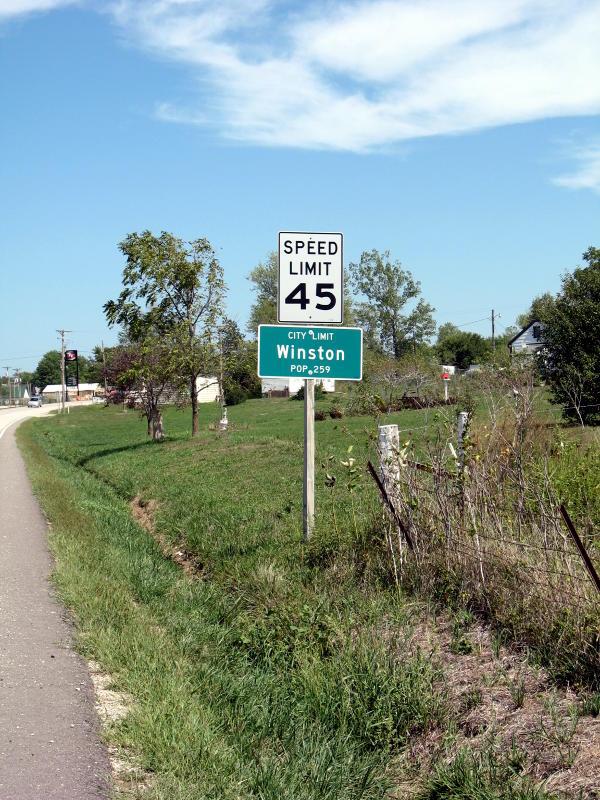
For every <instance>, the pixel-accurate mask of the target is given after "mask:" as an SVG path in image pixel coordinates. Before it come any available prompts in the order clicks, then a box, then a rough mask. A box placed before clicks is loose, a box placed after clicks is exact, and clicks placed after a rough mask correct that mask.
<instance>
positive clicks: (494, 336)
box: [492, 308, 496, 353]
mask: <svg viewBox="0 0 600 800" xmlns="http://www.w3.org/2000/svg"><path fill="white" fill-rule="evenodd" d="M494 322H495V318H494V309H493V308H492V352H493V353H495V352H496V330H495V327H494Z"/></svg>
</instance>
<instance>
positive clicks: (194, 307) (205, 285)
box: [104, 231, 225, 436]
mask: <svg viewBox="0 0 600 800" xmlns="http://www.w3.org/2000/svg"><path fill="white" fill-rule="evenodd" d="M119 248H120V250H121V252H122V253H123V255H124V256H125V257H126V258H127V263H126V266H125V269H124V270H123V286H124V287H125V288H124V289H123V291H122V292H121V294H120V295H119V297H118V299H117V300H116V301H115V300H109V301H108V302H107V303H105V305H104V312H105V314H106V317H107V319H108V322H109V325H114V324H120V325H124V326H125V328H126V331H127V335H128V336H129V338H130V339H132V340H133V341H139V340H140V339H144V338H146V336H147V335H148V331H152V332H153V333H154V334H156V335H158V336H161V335H163V336H168V337H169V338H170V340H171V342H172V346H173V348H174V351H175V353H176V362H175V365H174V370H175V371H176V373H177V375H178V376H179V377H181V379H182V380H183V381H185V383H186V385H187V387H188V391H189V394H190V400H191V405H192V435H193V436H197V435H198V433H199V430H200V428H199V422H198V395H197V392H196V380H197V378H198V377H199V376H200V375H203V374H214V372H215V371H216V369H217V365H218V352H217V350H218V348H217V327H218V323H219V320H220V319H221V317H222V315H223V302H224V295H225V282H224V279H223V268H222V267H221V265H220V263H219V260H218V258H217V256H216V253H215V251H214V249H213V247H212V246H211V244H210V242H209V241H208V240H207V239H195V240H194V241H192V242H184V241H182V240H181V239H178V238H176V237H175V236H173V234H171V233H166V232H164V231H163V233H162V234H161V235H160V236H159V237H157V236H153V235H152V233H151V232H150V231H144V232H143V233H141V234H138V233H131V234H129V235H128V236H127V238H126V239H124V240H123V241H122V242H121V243H120V244H119Z"/></svg>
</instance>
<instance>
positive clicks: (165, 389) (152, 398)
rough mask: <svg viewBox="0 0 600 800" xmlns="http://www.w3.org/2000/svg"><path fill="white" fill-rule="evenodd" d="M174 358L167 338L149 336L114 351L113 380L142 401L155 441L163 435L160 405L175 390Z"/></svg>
mask: <svg viewBox="0 0 600 800" xmlns="http://www.w3.org/2000/svg"><path fill="white" fill-rule="evenodd" d="M175 358H176V350H175V348H173V347H172V346H171V344H170V342H169V341H168V340H165V339H164V338H163V339H157V338H152V337H150V336H148V337H145V338H143V339H140V340H139V341H137V342H135V344H131V345H128V346H122V347H119V348H117V349H116V350H115V351H114V353H113V354H112V358H111V364H110V370H109V375H110V379H111V383H114V384H116V385H117V386H118V387H119V388H120V389H121V390H122V391H124V392H128V393H132V395H133V399H134V402H136V401H137V402H138V403H139V404H140V405H141V411H142V416H144V417H146V419H147V420H148V436H150V433H152V438H153V439H154V441H159V440H161V439H163V438H164V430H163V417H162V412H161V409H160V406H161V405H162V404H164V403H165V402H166V401H167V400H168V399H169V398H170V397H171V396H172V394H173V392H174V390H175V387H174V385H173V375H174V372H175V367H176V362H175Z"/></svg>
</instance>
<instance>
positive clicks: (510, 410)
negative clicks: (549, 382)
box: [369, 375, 600, 682]
mask: <svg viewBox="0 0 600 800" xmlns="http://www.w3.org/2000/svg"><path fill="white" fill-rule="evenodd" d="M523 377H524V376H523V375H521V376H519V382H518V387H517V386H515V385H514V382H513V385H512V386H511V385H510V380H508V381H506V385H504V386H493V387H489V388H490V391H489V392H488V394H487V401H488V408H487V412H488V415H487V423H486V424H485V425H480V426H479V427H478V430H477V431H471V432H469V433H467V435H466V436H465V439H464V441H462V442H460V441H459V442H458V443H456V439H455V436H456V426H455V424H452V421H451V418H450V415H449V414H448V413H447V416H446V429H445V430H444V426H443V425H442V426H439V425H438V428H437V435H435V436H434V437H433V440H430V441H429V442H428V444H427V445H426V448H427V451H426V454H425V455H426V457H425V458H424V459H423V460H422V461H417V460H415V458H414V453H413V452H412V451H411V446H410V443H406V446H403V445H402V444H400V439H399V434H400V433H402V431H401V430H398V429H397V428H396V431H395V433H394V435H395V444H394V445H393V446H392V447H391V448H390V447H389V446H386V447H382V446H381V443H380V445H379V447H378V460H379V463H378V465H377V467H375V466H374V465H373V464H372V462H369V472H370V473H371V475H372V476H373V477H374V478H376V480H377V481H378V484H379V489H380V492H381V494H382V496H383V497H384V498H385V502H386V507H387V508H388V511H389V518H390V527H389V529H388V531H387V533H386V543H387V549H388V552H389V557H390V561H391V564H392V571H393V575H394V580H396V581H397V582H398V583H399V584H403V585H405V586H406V587H407V588H414V587H415V586H417V587H418V588H419V589H422V590H425V591H426V592H427V593H428V594H431V595H434V596H437V597H440V598H443V599H445V600H451V601H453V602H454V601H458V602H462V603H466V604H468V605H470V606H471V607H473V608H474V609H476V610H478V611H479V612H480V613H482V614H483V615H485V616H486V617H487V618H489V619H490V621H492V623H493V624H494V625H496V626H498V627H499V628H501V629H502V630H503V631H504V632H506V633H507V635H509V636H510V638H512V639H513V640H514V641H516V642H519V643H521V644H523V645H525V646H529V647H531V648H533V649H535V650H536V651H537V652H538V653H540V654H541V655H542V659H543V660H544V661H545V662H546V663H549V664H551V666H552V667H553V669H554V671H555V672H556V673H557V674H559V675H562V677H564V678H568V679H570V678H572V677H576V678H580V679H582V680H586V682H590V681H591V682H597V681H599V680H600V670H599V667H600V657H599V653H600V650H599V632H600V579H599V578H598V575H597V573H596V570H595V567H594V563H595V562H598V554H599V553H600V532H598V531H595V530H593V529H590V525H589V524H587V525H586V530H585V533H584V534H582V536H581V537H579V535H578V534H577V529H576V527H577V526H576V525H575V524H573V522H572V521H571V520H570V518H569V515H568V513H567V511H566V509H565V507H564V505H563V501H564V498H561V497H559V496H558V495H557V491H556V488H555V484H554V481H553V474H552V472H553V465H552V462H551V458H550V456H549V454H548V450H547V449H546V450H544V449H543V448H540V447H539V446H537V445H538V444H539V442H536V435H537V434H538V433H539V431H537V429H536V424H535V420H536V416H537V415H538V413H539V412H541V413H546V412H547V409H536V408H535V405H534V394H535V393H534V391H533V389H534V386H533V379H532V378H530V377H528V376H525V380H524V379H523ZM455 413H456V412H455ZM388 427H389V426H388ZM407 432H409V431H407ZM453 440H454V442H453ZM454 443H456V448H455V447H454ZM461 450H462V453H461Z"/></svg>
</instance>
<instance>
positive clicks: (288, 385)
mask: <svg viewBox="0 0 600 800" xmlns="http://www.w3.org/2000/svg"><path fill="white" fill-rule="evenodd" d="M303 386H304V378H262V379H261V392H262V396H263V397H290V396H291V395H294V394H296V393H297V392H298V391H300V389H301V388H302V387H303ZM315 386H320V387H321V388H322V389H323V391H324V392H335V380H334V379H333V378H315Z"/></svg>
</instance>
